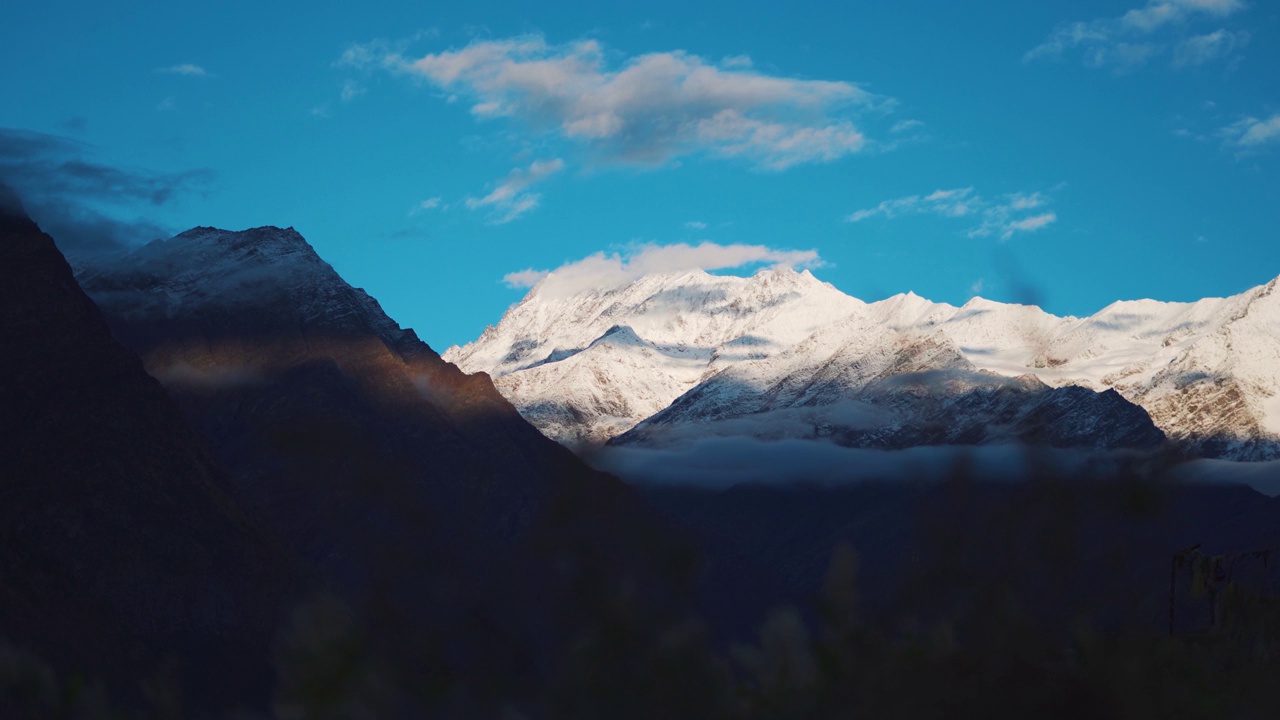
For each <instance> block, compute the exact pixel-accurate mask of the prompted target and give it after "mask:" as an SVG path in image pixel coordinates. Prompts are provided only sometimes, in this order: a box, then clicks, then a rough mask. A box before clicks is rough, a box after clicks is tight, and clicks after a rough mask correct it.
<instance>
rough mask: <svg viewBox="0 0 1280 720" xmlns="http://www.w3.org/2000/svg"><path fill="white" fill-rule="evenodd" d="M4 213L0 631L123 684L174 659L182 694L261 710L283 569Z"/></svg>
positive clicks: (168, 409) (55, 270) (286, 578)
mask: <svg viewBox="0 0 1280 720" xmlns="http://www.w3.org/2000/svg"><path fill="white" fill-rule="evenodd" d="M0 206H2V207H0V348H3V352H0V437H4V442H3V444H0V536H2V537H3V542H0V547H3V550H0V556H3V564H4V568H3V575H4V582H3V585H4V591H3V592H0V635H3V636H6V637H8V638H10V639H11V640H13V641H15V642H18V643H19V644H23V645H27V646H29V647H31V648H32V649H33V650H35V651H36V652H37V653H38V654H41V655H43V656H45V657H48V658H49V659H51V660H53V661H55V662H56V663H57V664H59V665H62V666H65V667H67V668H68V669H71V670H79V671H82V672H89V673H91V674H96V675H99V676H105V677H108V678H115V679H120V678H125V679H128V680H130V681H131V682H134V683H136V681H137V680H138V679H139V677H141V676H142V674H143V673H144V672H146V673H150V672H153V671H154V670H155V668H156V666H157V665H158V663H159V658H160V657H161V656H163V655H165V654H174V655H176V656H177V657H179V658H182V662H183V664H184V665H185V666H186V668H185V669H186V670H187V671H189V672H190V675H189V677H190V678H194V679H195V683H194V684H193V685H191V687H193V688H203V690H204V691H206V692H208V693H209V694H210V695H211V696H213V697H217V696H218V695H222V696H224V697H238V698H242V699H243V698H251V697H255V696H256V697H258V698H259V699H263V698H264V696H265V692H266V688H267V686H268V685H269V679H270V673H269V668H268V666H267V663H266V656H267V642H268V640H269V639H270V637H271V635H272V632H273V629H274V626H275V622H276V620H277V618H278V616H279V614H280V613H281V612H283V606H284V604H285V602H286V600H287V599H288V598H289V597H290V596H291V595H292V594H293V593H295V592H298V591H299V590H300V589H301V587H302V583H301V581H300V578H301V577H302V575H301V573H300V571H299V569H298V567H297V566H296V564H295V561H293V560H290V557H291V556H290V555H289V554H287V553H286V552H285V551H284V548H283V545H282V544H280V543H279V542H278V541H276V540H273V539H272V536H271V535H270V534H269V533H267V532H265V531H264V530H263V529H262V528H261V527H259V526H258V525H256V524H255V523H254V522H252V521H251V519H250V516H249V515H248V514H247V513H246V512H245V510H244V507H243V504H242V502H241V500H240V498H239V497H238V496H237V494H236V492H235V490H234V489H233V487H232V485H231V484H230V483H229V482H228V479H227V477H226V475H225V474H224V473H223V472H222V470H221V469H220V468H219V467H218V465H217V463H216V461H215V459H214V456H213V454H212V453H211V452H210V450H209V448H208V446H207V444H206V442H205V441H204V439H203V438H202V437H200V435H199V434H198V433H197V432H196V431H195V430H194V429H192V427H191V426H190V424H189V423H188V422H187V420H186V418H184V417H183V415H182V413H181V412H180V411H179V410H178V408H177V407H176V406H175V405H174V404H173V402H172V401H171V400H170V399H169V397H168V395H167V394H166V393H165V391H164V389H163V388H162V387H161V386H160V384H159V383H158V382H156V381H155V380H154V379H153V378H151V377H150V376H148V375H147V373H146V372H145V371H144V370H143V366H142V363H141V362H140V361H139V359H138V357H137V356H136V355H135V354H134V353H132V352H131V351H129V350H127V349H126V348H124V347H123V346H121V345H120V344H119V343H118V342H117V341H116V340H115V339H113V337H112V335H111V332H110V330H109V328H108V327H107V324H106V322H105V321H104V320H103V317H102V315H101V313H100V312H99V311H98V309H97V307H95V305H94V304H93V302H92V301H90V299H89V298H88V297H87V296H86V295H85V294H84V292H83V291H82V290H81V289H80V287H79V286H78V285H77V284H76V281H75V279H74V277H73V276H72V271H71V268H70V267H69V266H68V264H67V262H66V261H65V260H64V259H63V257H62V255H61V253H59V252H58V250H57V248H56V247H55V246H54V243H53V240H52V239H51V238H50V237H49V236H48V235H46V234H44V233H43V232H41V231H40V229H39V228H38V227H37V226H36V225H35V223H33V222H32V221H31V220H30V219H28V218H27V217H26V215H25V213H24V212H23V211H22V210H21V206H20V204H19V203H18V202H17V201H16V200H15V199H13V198H12V197H8V198H5V199H4V201H3V202H0ZM255 687H256V689H254V688H255Z"/></svg>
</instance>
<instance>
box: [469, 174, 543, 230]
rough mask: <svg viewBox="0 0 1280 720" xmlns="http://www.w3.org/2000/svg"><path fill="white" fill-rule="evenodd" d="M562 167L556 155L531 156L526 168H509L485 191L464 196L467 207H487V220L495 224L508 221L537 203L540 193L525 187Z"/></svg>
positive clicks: (476, 208)
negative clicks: (547, 157)
mask: <svg viewBox="0 0 1280 720" xmlns="http://www.w3.org/2000/svg"><path fill="white" fill-rule="evenodd" d="M563 169H564V161H563V160H561V159H560V158H554V159H551V160H535V161H533V163H532V164H531V165H529V167H527V168H516V169H514V170H512V171H511V172H510V173H508V174H507V176H506V177H505V178H503V179H502V181H501V182H499V183H498V184H497V185H496V186H495V187H494V188H493V190H492V191H490V192H489V194H488V195H485V196H484V197H482V198H467V200H466V203H467V207H468V208H471V209H472V210H478V209H482V208H489V209H491V210H493V211H494V215H493V216H492V219H491V222H493V223H494V224H497V225H501V224H503V223H509V222H511V221H512V220H515V219H516V218H518V217H520V216H521V215H523V214H525V213H527V212H529V211H530V210H532V209H534V208H536V207H538V203H539V202H541V201H542V195H540V194H538V193H535V192H529V187H530V186H532V185H535V184H537V183H540V182H542V181H543V180H546V179H547V178H549V177H551V176H552V175H555V174H556V173H558V172H560V171H561V170H563Z"/></svg>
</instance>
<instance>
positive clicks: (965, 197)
mask: <svg viewBox="0 0 1280 720" xmlns="http://www.w3.org/2000/svg"><path fill="white" fill-rule="evenodd" d="M1048 202H1049V200H1048V198H1047V197H1046V196H1045V195H1044V194H1043V193H1039V192H1032V193H1026V192H1018V193H1010V194H1007V195H1002V196H1000V197H999V198H997V199H995V200H991V199H987V198H985V197H983V196H982V195H979V194H977V193H976V192H974V189H973V188H972V187H966V188H953V189H950V190H935V191H933V192H932V193H930V194H928V195H908V196H906V197H901V198H895V199H893V200H885V201H883V202H881V203H880V204H879V205H876V206H875V207H872V208H865V209H862V210H858V211H856V212H853V213H851V214H849V215H848V216H847V217H846V218H845V219H846V220H847V221H849V222H861V221H863V220H869V219H871V218H876V217H883V218H886V219H892V218H896V217H900V216H903V215H937V216H940V217H947V218H975V219H977V220H978V225H976V226H975V227H973V228H972V229H971V230H969V231H968V235H969V237H991V236H996V237H999V238H1000V239H1001V240H1008V239H1010V238H1012V237H1013V236H1014V235H1015V234H1016V233H1020V232H1032V231H1035V230H1039V229H1040V228H1043V227H1045V226H1047V225H1049V224H1051V223H1053V222H1055V221H1056V220H1057V219H1058V216H1057V214H1055V213H1053V212H1049V211H1047V210H1045V206H1046V205H1047V204H1048Z"/></svg>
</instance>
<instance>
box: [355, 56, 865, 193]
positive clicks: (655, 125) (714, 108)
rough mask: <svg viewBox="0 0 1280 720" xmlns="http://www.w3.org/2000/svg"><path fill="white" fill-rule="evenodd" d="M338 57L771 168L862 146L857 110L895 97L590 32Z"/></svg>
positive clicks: (659, 146) (636, 141)
mask: <svg viewBox="0 0 1280 720" xmlns="http://www.w3.org/2000/svg"><path fill="white" fill-rule="evenodd" d="M339 62H340V63H343V64H348V65H353V66H360V67H382V68H390V69H395V70H398V71H401V72H405V73H409V74H412V75H416V76H419V77H422V78H425V79H427V80H428V81H429V82H431V83H432V84H434V85H436V86H437V87H439V88H441V89H442V90H444V91H445V92H448V93H453V94H457V95H459V96H462V97H464V98H468V99H469V100H470V101H471V103H472V105H471V112H472V113H473V114H474V115H475V116H476V117H478V118H481V119H488V118H498V117H509V118H514V119H517V120H519V121H520V122H522V123H524V124H526V125H527V126H529V127H532V128H533V129H535V130H537V131H541V132H548V133H553V134H557V135H559V136H561V137H562V138H565V139H569V140H572V141H574V142H576V143H580V144H582V145H584V146H586V147H587V148H589V149H590V150H592V151H593V152H594V153H595V154H596V156H597V157H598V158H600V159H602V160H605V161H609V162H616V163H624V164H633V165H661V164H663V163H666V162H668V161H671V160H673V159H675V158H678V157H681V156H686V155H691V154H696V153H706V154H710V155H713V156H719V157H739V158H745V159H747V160H750V161H752V162H754V163H755V164H756V165H757V166H758V167H761V168H765V169H772V170H782V169H785V168H788V167H791V166H793V165H796V164H800V163H810V162H830V161H832V160H836V159H839V158H841V157H845V156H847V155H850V154H852V153H856V152H858V151H859V150H860V149H862V148H863V147H864V145H865V142H866V140H865V138H864V136H863V134H862V133H861V131H859V130H858V129H857V128H856V127H855V126H854V125H853V122H852V118H851V117H849V116H848V113H849V112H850V111H851V110H852V109H855V108H875V107H881V108H883V107H886V106H887V105H888V104H889V101H887V100H886V99H885V98H880V97H877V96H874V95H872V94H870V93H868V92H866V91H865V90H862V89H861V88H859V87H858V86H856V85H854V84H852V83H848V82H836V81H823V80H801V79H795V78H787V77H779V76H774V75H768V74H765V73H762V72H759V71H756V70H753V69H751V67H750V66H749V65H747V64H746V60H745V59H744V58H741V57H737V58H728V59H726V60H724V61H722V62H721V63H719V64H716V63H714V62H709V61H707V60H705V59H703V58H701V57H699V56H697V55H693V54H690V53H686V52H682V51H673V52H658V53H649V54H645V55H638V56H634V57H630V58H627V59H625V60H623V61H622V62H621V63H619V64H616V65H613V64H611V63H608V62H606V51H605V49H604V48H603V47H602V46H601V45H600V44H599V43H598V42H596V41H594V40H583V41H578V42H573V43H568V44H564V45H550V44H548V43H547V42H546V41H545V40H543V39H542V38H541V37H537V36H527V37H520V38H512V39H507V40H487V41H481V42H476V43H472V44H471V45H468V46H467V47H465V48H462V49H460V50H449V51H445V52H440V53H432V54H428V55H425V56H422V57H418V58H411V57H405V56H404V55H402V54H401V53H399V52H394V51H392V50H389V49H388V47H387V46H386V45H385V44H371V45H365V46H353V47H352V48H350V49H348V50H347V52H346V53H345V54H344V55H343V59H342V60H340V61H339Z"/></svg>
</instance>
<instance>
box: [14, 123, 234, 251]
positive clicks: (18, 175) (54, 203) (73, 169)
mask: <svg viewBox="0 0 1280 720" xmlns="http://www.w3.org/2000/svg"><path fill="white" fill-rule="evenodd" d="M212 176H213V172H212V171H211V170H192V171H189V172H183V173H152V172H146V171H142V170H131V169H124V168H118V167H113V166H110V165H105V164H102V163H99V162H96V161H95V160H93V159H92V148H91V147H90V146H89V145H86V144H84V143H81V142H78V141H75V140H72V139H69V138H66V137H60V136H57V135H47V134H44V133H37V132H31V131H27V130H16V129H7V128H0V183H5V184H8V185H9V186H11V187H13V188H14V189H15V190H16V191H17V193H18V194H19V195H20V196H21V197H22V200H23V203H24V204H25V205H26V208H27V210H28V211H29V212H30V213H31V216H32V217H33V218H35V220H36V221H37V222H39V223H40V224H41V226H42V227H44V228H45V230H47V231H48V232H49V234H51V235H52V236H53V237H54V238H56V239H57V241H58V245H59V247H61V248H62V250H63V252H67V253H68V254H79V253H94V252H101V251H109V250H116V249H119V248H122V247H126V246H128V245H131V244H135V243H140V242H146V241H149V240H154V239H156V238H158V237H163V236H165V235H167V234H169V230H168V229H166V228H162V227H160V226H159V225H157V224H156V223H155V222H152V221H150V220H147V219H146V218H145V217H143V216H144V215H145V214H146V211H147V208H158V207H161V206H164V205H167V204H169V203H170V202H172V201H173V199H174V198H175V197H177V196H178V195H180V194H182V193H184V192H190V191H193V190H196V189H198V188H200V187H202V186H204V185H206V184H207V183H208V182H209V181H210V179H211V178H212ZM125 216H127V217H128V218H130V219H121V218H122V217H125Z"/></svg>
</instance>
